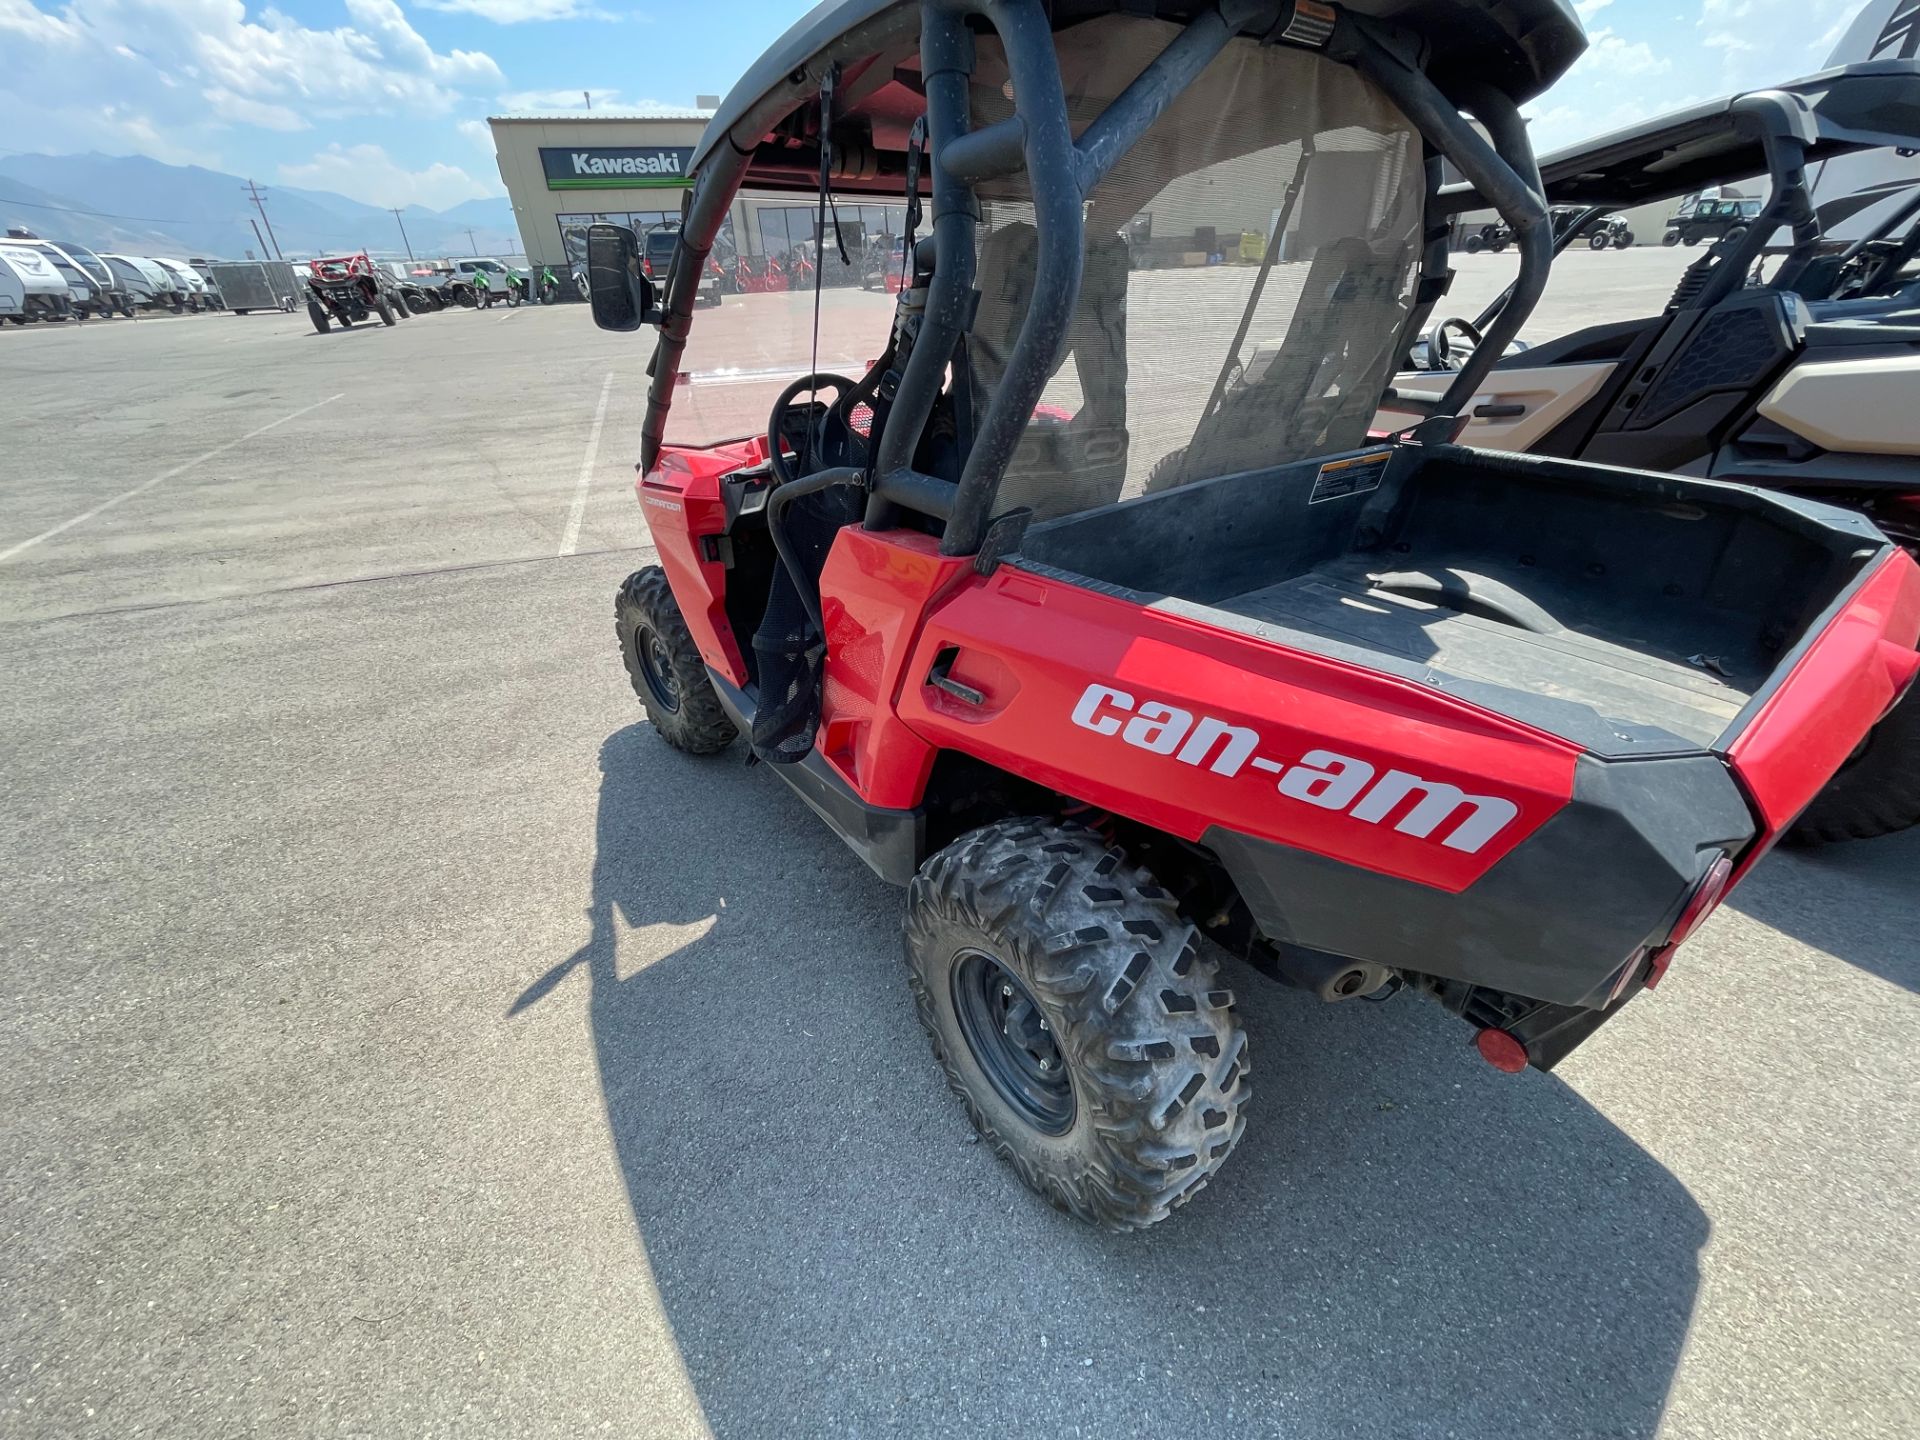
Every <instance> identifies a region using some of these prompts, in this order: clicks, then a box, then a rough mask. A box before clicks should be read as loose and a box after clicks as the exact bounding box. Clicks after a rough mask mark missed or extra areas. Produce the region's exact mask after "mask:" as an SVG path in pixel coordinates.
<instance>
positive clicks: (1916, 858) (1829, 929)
mask: <svg viewBox="0 0 1920 1440" xmlns="http://www.w3.org/2000/svg"><path fill="white" fill-rule="evenodd" d="M1727 904H1728V905H1730V906H1732V907H1733V908H1734V909H1735V910H1738V911H1740V912H1741V913H1742V914H1744V915H1750V916H1752V917H1753V918H1754V919H1755V920H1758V921H1759V922H1760V923H1761V924H1763V925H1768V926H1771V927H1772V928H1773V929H1775V930H1778V931H1780V932H1781V933H1782V934H1785V935H1791V936H1793V938H1794V939H1796V940H1799V941H1801V942H1802V943H1803V944H1806V945H1810V946H1812V947H1813V948H1814V949H1815V950H1822V951H1825V952H1826V953H1827V954H1829V955H1833V956H1835V957H1837V958H1839V959H1841V960H1844V961H1846V962H1847V963H1848V964H1849V965H1854V966H1857V967H1859V968H1860V969H1862V970H1865V971H1867V972H1868V973H1869V974H1872V975H1878V976H1879V977H1880V978H1881V979H1882V980H1886V981H1888V982H1890V983H1892V984H1894V985H1898V986H1900V987H1901V989H1903V990H1909V991H1912V992H1914V993H1916V994H1920V948H1916V946H1915V942H1914V928H1915V918H1916V917H1917V916H1920V828H1916V829H1913V830H1907V831H1904V832H1902V833H1901V834H1898V835H1886V836H1882V837H1881V838H1880V839H1878V840H1852V841H1848V842H1846V843H1845V844H1840V845H1823V846H1821V847H1819V848H1818V849H1813V850H1776V851H1774V852H1773V854H1771V855H1769V856H1768V857H1767V858H1766V859H1765V860H1764V861H1762V862H1761V864H1760V865H1759V866H1757V867H1756V868H1755V870H1754V872H1753V874H1752V875H1751V876H1750V877H1749V878H1748V879H1747V880H1746V881H1745V882H1744V883H1743V884H1742V885H1741V886H1740V888H1739V889H1737V890H1735V891H1734V892H1733V894H1732V895H1731V896H1730V897H1728V900H1727Z"/></svg>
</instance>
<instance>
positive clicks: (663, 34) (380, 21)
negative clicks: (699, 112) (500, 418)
mask: <svg viewBox="0 0 1920 1440" xmlns="http://www.w3.org/2000/svg"><path fill="white" fill-rule="evenodd" d="M1578 3H1579V9H1580V12H1581V16H1582V19H1583V20H1584V21H1585V23H1586V26H1587V31H1588V34H1589V36H1590V37H1591V38H1592V41H1593V45H1592V48H1591V49H1590V50H1589V51H1588V53H1587V55H1586V56H1585V57H1584V58H1583V59H1582V60H1581V61H1580V63H1579V64H1578V66H1576V68H1575V69H1574V70H1573V71H1572V72H1571V73H1570V74H1569V75H1568V76H1567V77H1566V79H1564V80H1563V81H1562V82H1561V83H1560V84H1559V85H1558V86H1556V87H1555V88H1554V90H1553V91H1552V92H1551V93H1550V94H1549V95H1547V96H1546V97H1544V98H1543V99H1542V100H1541V101H1539V102H1536V103H1535V104H1534V105H1533V106H1531V107H1529V108H1530V113H1531V114H1532V116H1533V120H1534V130H1535V136H1536V144H1537V145H1538V146H1539V148H1541V149H1542V150H1548V149H1552V148H1553V147H1555V146H1557V145H1562V144H1566V143H1569V142H1571V141H1574V140H1578V139H1581V138H1582V137H1584V136H1586V135H1588V134H1593V133H1597V132H1599V131H1602V130H1606V129H1611V128H1613V127H1615V126H1618V125H1622V124H1626V123H1628V122H1630V121H1632V120H1635V119H1637V118H1640V117H1641V116H1644V115H1647V114H1652V113H1655V112H1657V111H1660V110H1665V109H1671V108H1674V107H1675V106H1678V105H1682V104H1686V103H1688V102H1690V101H1693V100H1701V99H1707V98H1709V97H1711V96H1714V95H1718V94H1722V93H1725V92H1726V91H1728V90H1731V89H1738V88H1742V87H1751V86H1755V85H1762V84H1767V83H1770V82H1773V81H1777V80H1783V79H1787V78H1789V77H1791V76H1794V75H1799V74H1803V73H1805V72H1807V71H1809V70H1813V69H1817V68H1819V66H1820V64H1821V62H1823V61H1824V60H1825V58H1826V56H1827V54H1828V52H1829V51H1830V50H1831V49H1832V48H1833V44H1834V42H1835V40H1836V39H1837V38H1838V36H1839V34H1840V32H1841V30H1842V29H1843V28H1844V25H1845V21H1846V20H1847V18H1848V17H1849V16H1851V15H1852V14H1853V13H1854V12H1855V11H1857V10H1858V9H1859V8H1860V0H1578ZM805 8H806V5H805V3H804V0H279V3H278V4H275V5H261V4H255V3H243V0H68V3H59V0H0V55H4V56H5V57H6V62H5V70H4V71H3V72H0V75H4V78H0V150H4V149H14V150H38V151H43V152H50V153H54V154H63V153H73V152H81V151H86V150H101V151H105V152H107V153H109V154H130V153H140V154H147V155H153V156H155V157H156V158H159V159H162V160H166V161H170V162H173V163H180V164H187V163H198V164H203V165H206V166H208V167H209V168H212V169H219V170H227V171H232V172H235V173H238V174H243V175H250V176H252V177H253V178H254V179H256V180H258V181H260V182H261V183H262V184H265V185H273V184H286V185H302V186H307V187H310V188H317V189H329V190H338V191H340V192H342V193H344V194H348V195H351V196H353V197H354V198H356V199H360V200H366V201H369V202H372V203H374V204H379V205H389V204H391V205H400V204H406V203H409V202H417V203H420V204H424V205H427V206H429V207H431V208H434V209H441V208H445V207H446V206H448V205H453V204H457V203H458V202H460V201H462V200H467V199H472V198H475V197H478V196H483V195H497V194H499V193H501V190H502V187H501V185H500V180H499V175H498V173H497V171H496V170H495V168H494V164H493V150H492V144H491V142H490V140H489V138H488V135H487V131H486V127H485V125H484V123H483V122H484V119H485V117H486V116H488V115H493V114H501V113H511V112H516V111H527V110H538V111H542V112H547V111H561V110H577V109H580V108H581V107H582V105H583V103H584V102H583V100H582V98H581V95H580V91H581V90H582V89H587V90H591V91H592V92H593V95H594V99H595V105H594V108H595V109H596V110H600V111H608V110H613V109H617V108H622V107H626V108H635V107H638V108H644V107H646V106H648V105H650V104H653V105H670V106H686V105H691V104H692V103H693V99H694V96H695V95H696V94H701V93H708V94H712V93H722V92H724V91H725V90H726V89H727V88H728V86H729V85H730V84H731V82H732V80H733V78H734V77H735V76H737V75H738V74H739V73H740V72H741V71H742V70H743V69H745V67H746V66H747V65H748V63H749V62H751V61H752V59H753V58H754V57H755V56H756V55H758V54H759V52H760V51H761V50H762V49H764V48H765V47H766V45H767V44H768V43H769V42H770V41H771V40H772V39H773V38H774V37H775V36H776V35H778V34H779V33H780V31H781V30H783V29H784V28H785V27H786V26H787V25H788V24H789V23H791V21H792V20H793V19H794V18H795V17H796V16H797V15H799V14H800V13H802V12H803V11H804V10H805Z"/></svg>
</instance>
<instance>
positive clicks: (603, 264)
mask: <svg viewBox="0 0 1920 1440" xmlns="http://www.w3.org/2000/svg"><path fill="white" fill-rule="evenodd" d="M587 291H588V295H589V297H590V298H591V300H592V303H593V323H594V324H596V325H598V326H599V327H600V328H601V329H602V330H638V329H639V328H640V327H641V326H642V325H657V324H658V323H659V322H660V309H659V305H658V303H657V301H656V299H655V296H654V290H653V281H651V280H649V279H648V278H647V276H646V273H645V272H644V271H643V270H642V269H641V268H640V241H639V240H638V239H637V238H636V237H635V236H634V233H633V231H631V230H629V229H628V228H627V227H626V226H624V225H589V226H588V227H587Z"/></svg>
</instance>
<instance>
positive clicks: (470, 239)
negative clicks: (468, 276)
mask: <svg viewBox="0 0 1920 1440" xmlns="http://www.w3.org/2000/svg"><path fill="white" fill-rule="evenodd" d="M467 244H469V245H471V246H472V247H473V254H474V258H475V259H476V260H477V259H479V258H480V242H479V241H478V240H476V239H474V238H473V231H471V230H469V231H467Z"/></svg>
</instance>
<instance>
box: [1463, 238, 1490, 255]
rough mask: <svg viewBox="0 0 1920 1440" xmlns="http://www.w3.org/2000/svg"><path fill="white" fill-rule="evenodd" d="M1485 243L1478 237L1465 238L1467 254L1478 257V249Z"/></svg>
mask: <svg viewBox="0 0 1920 1440" xmlns="http://www.w3.org/2000/svg"><path fill="white" fill-rule="evenodd" d="M1486 243H1487V242H1486V241H1485V240H1482V239H1481V238H1480V237H1479V236H1478V235H1469V236H1467V254H1469V255H1478V254H1479V253H1480V247H1481V246H1483V245H1485V244H1486Z"/></svg>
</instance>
